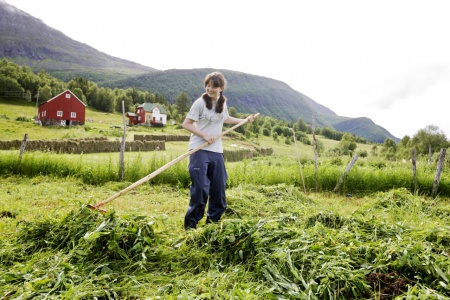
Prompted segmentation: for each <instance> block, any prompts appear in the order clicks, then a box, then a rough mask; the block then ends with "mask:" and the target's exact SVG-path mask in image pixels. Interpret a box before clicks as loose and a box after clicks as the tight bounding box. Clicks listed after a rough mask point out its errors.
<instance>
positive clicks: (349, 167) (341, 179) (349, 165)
mask: <svg viewBox="0 0 450 300" xmlns="http://www.w3.org/2000/svg"><path fill="white" fill-rule="evenodd" d="M357 159H358V154H356V155H355V156H353V157H352V160H351V161H350V163H349V164H348V166H347V168H346V169H345V172H344V174H342V176H341V178H339V181H338V183H337V184H336V187H335V188H334V190H333V192H337V191H338V190H339V189H340V188H341V185H342V183H344V178H345V176H347V174H348V172H350V170H351V169H352V167H353V165H354V164H355V162H356V160H357Z"/></svg>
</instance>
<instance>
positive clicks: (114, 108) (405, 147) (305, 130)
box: [0, 59, 450, 159]
mask: <svg viewBox="0 0 450 300" xmlns="http://www.w3.org/2000/svg"><path fill="white" fill-rule="evenodd" d="M66 89H70V90H71V91H72V92H73V93H74V94H75V95H76V96H77V97H78V98H79V99H80V100H82V101H83V102H84V103H85V104H86V105H88V106H90V107H93V108H96V109H98V110H101V111H104V112H110V113H114V112H119V113H121V112H122V102H123V103H124V104H125V110H126V111H135V108H136V107H137V106H138V105H140V104H142V103H144V102H151V103H158V104H160V105H162V106H163V107H164V108H165V109H166V111H167V114H168V116H167V117H168V119H174V120H176V121H177V122H178V123H181V122H182V120H183V119H184V117H185V115H186V113H187V112H188V110H189V108H190V106H191V104H192V99H190V97H189V96H188V94H187V93H185V92H180V93H179V94H178V95H177V96H176V97H175V99H170V100H167V99H166V98H165V97H164V96H163V95H161V94H159V93H157V92H156V93H151V92H150V91H141V90H137V89H135V88H128V89H119V88H114V89H111V88H105V87H99V86H98V85H97V84H96V83H95V82H92V81H89V80H86V79H84V78H81V77H78V78H74V79H72V80H71V81H69V82H68V83H65V82H63V81H62V80H59V79H57V78H54V77H52V76H50V75H49V74H48V73H46V72H45V71H41V72H39V73H38V74H34V72H33V71H32V70H31V68H29V67H27V66H19V65H17V64H16V63H14V62H10V61H8V60H7V59H2V60H0V97H7V98H16V99H26V100H28V101H38V102H39V103H42V102H45V101H47V100H49V99H51V98H52V97H54V96H56V95H58V94H59V93H61V92H63V91H64V90H66ZM229 112H230V115H231V116H235V117H239V116H240V115H239V114H238V113H237V111H236V109H235V108H234V107H230V108H229ZM237 131H238V132H240V133H242V134H246V131H247V132H248V134H263V135H264V136H272V137H273V138H274V139H275V140H277V141H279V140H280V139H284V141H285V142H286V143H292V142H293V140H294V135H295V138H296V139H297V140H298V141H300V142H302V143H304V144H308V145H309V144H311V143H312V142H311V140H310V138H309V137H308V136H307V134H311V133H313V129H312V127H311V126H310V125H308V124H307V123H306V122H304V121H303V120H302V119H301V118H298V120H297V121H296V122H288V121H284V120H278V119H274V118H271V117H267V116H265V117H260V118H257V119H256V121H255V122H253V123H251V124H248V125H247V126H245V127H240V128H238V129H237ZM315 134H316V135H322V136H324V137H326V138H328V139H332V140H336V141H339V144H338V146H337V147H336V148H335V149H329V150H328V155H330V156H332V155H343V154H349V155H352V154H353V153H354V152H355V151H356V148H357V143H367V141H366V140H365V139H363V138H361V137H358V136H355V135H353V134H350V133H344V132H340V131H337V130H334V129H332V128H329V127H324V128H316V129H315ZM318 146H319V150H322V149H321V148H323V147H321V145H320V144H319V145H318ZM449 146H450V145H449V141H448V140H447V137H446V136H445V134H444V133H443V132H442V131H441V130H440V129H439V128H438V127H437V126H434V125H429V126H427V127H426V128H424V129H421V130H419V131H418V132H417V133H416V134H415V135H414V136H413V137H412V138H411V137H409V136H405V137H403V139H402V140H401V141H400V142H399V143H398V144H397V143H396V142H395V141H394V140H392V139H389V138H388V139H386V140H385V142H384V143H383V145H382V146H381V149H379V148H378V145H374V146H373V147H372V155H380V156H383V157H386V158H387V159H403V158H408V157H410V152H411V149H412V148H415V149H416V151H417V153H418V154H424V155H425V154H431V153H433V152H438V151H439V150H440V149H441V148H447V147H449ZM359 154H360V155H362V156H364V155H365V153H363V152H360V153H359Z"/></svg>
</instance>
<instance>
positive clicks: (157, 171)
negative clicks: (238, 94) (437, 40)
mask: <svg viewBox="0 0 450 300" xmlns="http://www.w3.org/2000/svg"><path fill="white" fill-rule="evenodd" d="M258 115H259V113H257V114H255V115H254V116H255V117H257V116H258ZM247 122H248V118H245V119H244V120H243V121H242V122H240V123H238V124H236V125H234V126H233V127H230V128H228V129H227V130H225V131H223V132H222V133H221V134H219V135H218V136H216V137H215V138H214V140H217V139H219V138H221V137H222V136H224V135H225V134H227V133H229V132H230V131H232V130H234V129H236V128H238V127H240V126H242V125H244V124H245V123H247ZM208 145H209V143H208V142H204V143H203V144H201V145H200V146H198V147H197V148H194V149H192V150H189V151H188V152H186V153H185V154H183V155H181V156H178V157H177V158H175V159H174V160H172V161H170V162H169V163H167V164H165V165H164V166H162V167H160V168H159V169H157V170H155V171H153V172H152V173H150V174H148V175H147V176H145V177H144V178H142V179H140V180H138V181H136V182H135V183H133V184H132V185H130V186H128V187H126V188H124V189H123V190H121V191H119V192H117V193H116V194H114V195H112V196H111V197H109V198H108V199H106V200H105V201H103V202H100V203H98V204H96V205H93V206H90V207H91V208H93V209H98V210H100V211H102V212H105V210H103V209H99V207H101V206H103V205H105V204H106V203H108V202H111V201H113V200H114V199H116V198H118V197H120V196H122V195H123V194H126V193H128V192H129V191H131V190H132V189H134V188H136V187H138V186H140V185H141V184H143V183H145V182H147V181H149V180H150V179H152V178H153V177H155V176H157V175H158V174H160V173H162V172H164V171H165V170H167V169H168V168H170V167H171V166H173V165H174V164H176V163H177V162H179V161H181V160H183V159H185V158H186V157H188V156H189V155H191V154H192V153H194V152H197V151H198V150H200V149H202V148H204V147H206V146H208Z"/></svg>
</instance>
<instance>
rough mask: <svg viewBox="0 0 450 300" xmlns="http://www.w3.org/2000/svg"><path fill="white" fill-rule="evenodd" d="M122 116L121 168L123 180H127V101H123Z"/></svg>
mask: <svg viewBox="0 0 450 300" xmlns="http://www.w3.org/2000/svg"><path fill="white" fill-rule="evenodd" d="M122 118H123V136H122V143H121V144H120V169H121V171H122V181H124V180H125V162H124V152H125V141H126V138H127V125H126V122H125V103H124V101H122Z"/></svg>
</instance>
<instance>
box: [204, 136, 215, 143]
mask: <svg viewBox="0 0 450 300" xmlns="http://www.w3.org/2000/svg"><path fill="white" fill-rule="evenodd" d="M203 139H204V140H205V141H207V142H208V143H209V144H212V143H214V142H215V141H216V140H215V139H214V138H213V137H212V136H209V135H207V134H205V135H204V136H203Z"/></svg>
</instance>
